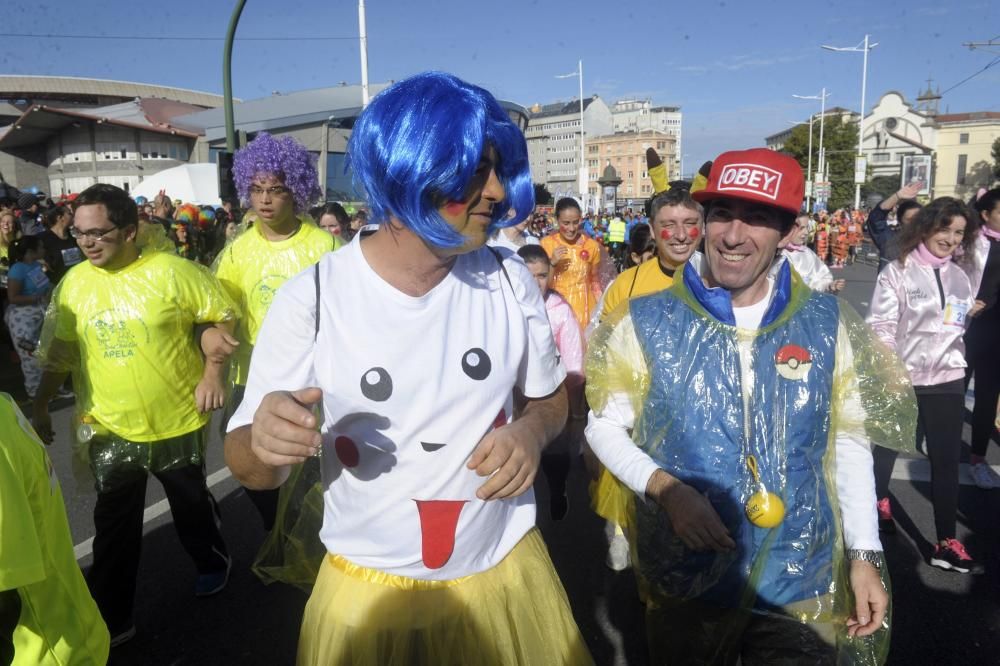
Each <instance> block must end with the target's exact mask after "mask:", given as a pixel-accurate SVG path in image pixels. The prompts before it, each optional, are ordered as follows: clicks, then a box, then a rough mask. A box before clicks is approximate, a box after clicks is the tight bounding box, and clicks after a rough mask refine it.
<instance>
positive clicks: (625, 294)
mask: <svg viewBox="0 0 1000 666" xmlns="http://www.w3.org/2000/svg"><path fill="white" fill-rule="evenodd" d="M678 270H680V269H678ZM673 283H674V278H673V277H671V276H670V275H667V274H666V273H665V272H663V268H662V267H661V266H660V262H659V261H658V260H657V259H656V258H655V257H654V258H653V259H650V260H649V261H647V262H645V263H642V264H639V265H638V266H633V267H632V268H630V269H628V270H627V271H625V272H624V273H622V274H621V275H619V276H618V277H616V278H615V281H614V282H612V283H611V286H609V287H608V291H607V293H605V294H604V309H602V310H601V319H604V318H605V317H607V316H608V315H609V314H611V313H612V312H614V311H615V308H617V307H618V306H619V305H621V304H622V303H624V302H625V301H627V300H629V299H630V298H636V297H637V296H645V295H646V294H654V293H656V292H658V291H663V290H664V289H669V288H670V286H671V285H672V284H673Z"/></svg>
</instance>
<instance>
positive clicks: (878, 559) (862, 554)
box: [847, 548, 884, 569]
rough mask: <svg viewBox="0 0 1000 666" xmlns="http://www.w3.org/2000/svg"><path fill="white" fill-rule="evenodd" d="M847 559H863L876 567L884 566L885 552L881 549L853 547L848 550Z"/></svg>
mask: <svg viewBox="0 0 1000 666" xmlns="http://www.w3.org/2000/svg"><path fill="white" fill-rule="evenodd" d="M847 559H849V560H862V561H864V562H867V563H868V564H870V565H872V566H873V567H875V568H876V569H881V568H882V562H883V561H884V559H883V554H882V551H881V550H861V549H858V548H852V549H851V550H848V551H847Z"/></svg>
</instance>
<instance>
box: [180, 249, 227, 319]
mask: <svg viewBox="0 0 1000 666" xmlns="http://www.w3.org/2000/svg"><path fill="white" fill-rule="evenodd" d="M175 263H176V265H175V267H174V280H175V282H176V286H177V298H178V305H181V306H182V308H184V309H185V310H187V311H188V312H190V313H191V315H192V317H193V318H194V321H195V323H197V324H209V323H216V322H224V321H235V320H236V319H237V318H238V317H239V316H240V308H239V306H238V305H237V304H236V301H235V300H234V299H233V298H232V296H231V295H230V294H229V293H227V290H226V289H225V288H223V286H222V284H221V283H220V281H219V280H218V279H217V278H216V277H215V276H214V275H212V274H211V273H210V272H209V271H208V269H207V268H205V267H204V266H202V265H201V264H197V263H195V262H193V261H187V260H183V261H179V262H175Z"/></svg>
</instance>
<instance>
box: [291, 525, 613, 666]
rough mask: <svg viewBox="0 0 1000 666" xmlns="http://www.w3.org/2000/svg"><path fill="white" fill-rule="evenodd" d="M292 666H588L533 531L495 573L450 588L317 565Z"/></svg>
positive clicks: (330, 559) (341, 564)
mask: <svg viewBox="0 0 1000 666" xmlns="http://www.w3.org/2000/svg"><path fill="white" fill-rule="evenodd" d="M297 663H298V664H299V666H339V665H341V664H345V665H346V664H351V665H354V666H359V665H364V666H369V665H370V666H418V665H428V666H448V665H452V664H454V665H456V666H458V665H461V666H470V665H476V666H479V665H481V666H494V665H495V666H514V665H517V664H520V665H523V666H535V665H537V666H560V665H563V664H566V665H573V666H575V665H576V664H593V660H592V659H591V657H590V653H589V651H588V650H587V646H586V644H585V643H584V642H583V637H582V636H581V635H580V630H579V629H578V628H577V626H576V622H575V621H574V620H573V614H572V612H571V611H570V607H569V601H568V600H567V599H566V592H565V591H564V590H563V587H562V584H561V583H560V581H559V577H558V576H557V575H556V571H555V568H554V567H553V566H552V561H551V560H550V559H549V554H548V551H547V550H546V548H545V543H544V542H543V541H542V537H541V535H540V534H539V532H538V530H537V529H532V530H531V531H530V532H528V534H527V535H525V537H524V538H523V539H521V541H520V543H518V545H517V546H515V547H514V550H512V551H511V552H510V554H509V555H507V557H505V558H504V559H503V561H502V562H500V564H498V565H497V566H495V567H493V568H492V569H490V570H488V571H484V572H483V573H480V574H476V575H473V576H467V577H465V578H459V579H456V580H449V581H426V580H417V579H413V578H404V577H402V576H394V575H391V574H387V573H384V572H381V571H376V570H374V569H366V568H364V567H359V566H357V565H355V564H352V563H350V562H348V561H347V560H345V559H344V558H342V557H340V556H337V555H329V556H327V558H326V559H325V560H324V562H323V566H322V568H321V569H320V572H319V578H318V579H317V580H316V586H315V587H314V588H313V593H312V596H311V597H309V602H308V604H306V609H305V615H304V617H303V618H302V633H301V635H300V636H299V653H298V662H297Z"/></svg>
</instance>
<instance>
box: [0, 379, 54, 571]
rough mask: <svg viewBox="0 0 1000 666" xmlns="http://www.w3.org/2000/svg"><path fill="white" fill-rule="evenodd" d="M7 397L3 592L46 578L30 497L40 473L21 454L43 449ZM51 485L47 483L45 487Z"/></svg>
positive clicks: (0, 512) (1, 484)
mask: <svg viewBox="0 0 1000 666" xmlns="http://www.w3.org/2000/svg"><path fill="white" fill-rule="evenodd" d="M14 409H16V407H14V406H13V405H12V404H10V402H9V398H8V396H6V395H4V396H2V398H0V440H2V442H3V446H0V590H13V589H15V588H18V587H24V586H25V585H30V584H31V583H36V582H38V581H40V580H42V579H43V578H45V566H44V559H43V557H42V547H41V542H40V541H39V538H38V532H37V531H36V529H35V519H34V513H33V511H32V508H31V501H30V500H29V498H28V493H29V490H30V488H32V487H33V486H36V485H37V484H38V483H39V481H38V479H37V478H32V477H33V476H35V477H37V475H38V473H39V470H38V468H37V466H35V465H31V464H25V463H26V462H28V463H30V460H26V459H25V456H23V455H20V454H22V452H23V450H24V449H25V448H26V447H27V446H32V447H40V446H41V445H40V444H39V443H37V442H35V441H33V440H32V439H31V438H30V437H29V435H28V434H27V433H25V432H24V430H23V429H22V428H21V426H20V425H19V424H18V420H17V417H16V415H15V413H14V411H13V410H14ZM47 485H48V483H47V482H46V486H47Z"/></svg>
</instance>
